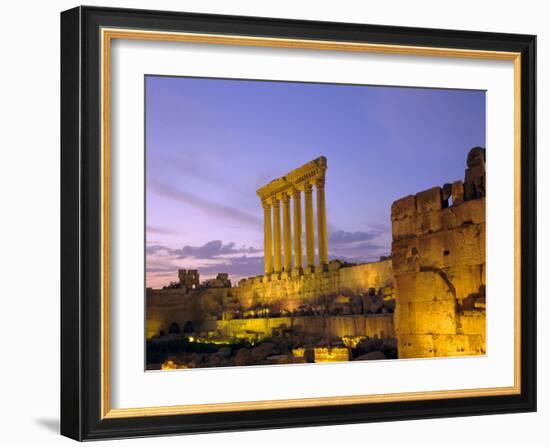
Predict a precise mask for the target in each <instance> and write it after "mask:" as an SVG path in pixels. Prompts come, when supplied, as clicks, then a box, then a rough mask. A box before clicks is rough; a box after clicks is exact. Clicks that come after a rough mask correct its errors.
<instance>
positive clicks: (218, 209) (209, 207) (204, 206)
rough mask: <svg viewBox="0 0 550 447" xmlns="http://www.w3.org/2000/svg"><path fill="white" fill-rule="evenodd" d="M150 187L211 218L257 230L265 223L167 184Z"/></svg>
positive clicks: (255, 217)
mask: <svg viewBox="0 0 550 447" xmlns="http://www.w3.org/2000/svg"><path fill="white" fill-rule="evenodd" d="M149 185H150V187H151V191H152V192H153V193H154V194H156V195H158V196H161V197H166V198H169V199H172V200H176V201H178V202H181V203H184V204H186V205H189V206H192V207H194V208H196V209H199V210H201V211H202V212H204V213H205V214H207V215H208V216H209V217H213V218H218V219H225V220H232V221H235V222H239V223H241V224H245V225H249V226H252V227H255V228H258V227H260V226H261V225H263V221H262V219H260V217H259V216H256V215H253V214H249V213H247V212H244V211H241V210H239V209H237V208H232V207H230V206H227V205H222V204H220V203H216V202H213V201H211V200H208V199H204V198H200V197H197V196H195V195H193V194H190V193H188V192H185V191H181V190H179V189H176V188H174V187H173V186H171V185H168V184H166V183H161V182H158V181H151V182H150V183H149Z"/></svg>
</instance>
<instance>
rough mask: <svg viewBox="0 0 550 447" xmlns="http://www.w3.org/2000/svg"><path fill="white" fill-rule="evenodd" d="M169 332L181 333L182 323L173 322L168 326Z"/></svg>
mask: <svg viewBox="0 0 550 447" xmlns="http://www.w3.org/2000/svg"><path fill="white" fill-rule="evenodd" d="M168 333H169V334H179V333H180V325H179V324H178V323H176V322H174V323H172V324H171V325H170V327H169V328H168Z"/></svg>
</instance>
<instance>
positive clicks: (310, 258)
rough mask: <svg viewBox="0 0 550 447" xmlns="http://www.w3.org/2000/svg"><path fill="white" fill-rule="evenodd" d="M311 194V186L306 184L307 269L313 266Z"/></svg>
mask: <svg viewBox="0 0 550 447" xmlns="http://www.w3.org/2000/svg"><path fill="white" fill-rule="evenodd" d="M311 193H312V187H311V184H310V183H306V184H305V186H304V197H305V206H306V265H307V267H308V268H309V267H314V266H315V236H314V231H315V229H314V226H313V199H312V196H311Z"/></svg>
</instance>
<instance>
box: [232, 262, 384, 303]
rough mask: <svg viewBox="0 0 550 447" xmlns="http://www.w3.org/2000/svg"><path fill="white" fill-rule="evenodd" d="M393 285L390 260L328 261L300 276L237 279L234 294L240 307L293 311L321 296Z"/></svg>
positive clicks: (359, 292)
mask: <svg viewBox="0 0 550 447" xmlns="http://www.w3.org/2000/svg"><path fill="white" fill-rule="evenodd" d="M393 286H394V282H393V274H392V265H391V261H390V260H385V261H379V262H372V263H368V264H359V265H354V266H341V265H340V264H339V263H337V262H331V263H330V264H329V266H328V270H327V271H316V272H315V273H307V274H303V275H294V276H293V275H287V274H285V273H282V274H280V275H262V276H257V277H255V278H251V279H245V280H241V281H240V282H239V286H238V287H237V288H236V291H235V297H236V298H237V299H238V300H239V302H240V304H241V306H242V307H243V309H248V308H252V307H255V306H261V305H268V306H270V305H277V306H278V307H279V308H280V309H281V310H288V311H293V310H295V309H297V308H298V307H300V306H301V305H304V304H307V303H308V301H309V302H311V301H313V300H315V299H318V298H320V297H323V296H325V297H326V296H334V295H339V294H344V295H352V294H353V295H358V294H366V293H368V291H369V288H374V289H376V290H378V289H380V288H386V289H387V290H388V292H387V293H388V294H390V295H391V293H392V289H393Z"/></svg>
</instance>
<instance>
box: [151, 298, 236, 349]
mask: <svg viewBox="0 0 550 447" xmlns="http://www.w3.org/2000/svg"><path fill="white" fill-rule="evenodd" d="M230 290H231V289H221V288H211V289H202V290H190V291H188V290H186V289H185V288H179V289H176V288H166V289H155V290H153V289H147V293H146V299H145V302H146V308H145V312H146V328H145V332H146V336H147V338H151V337H152V336H154V335H159V334H161V333H164V334H168V332H169V328H170V325H171V324H172V323H177V324H178V325H179V326H180V329H183V326H184V325H185V324H186V323H187V322H191V323H192V324H193V326H194V327H195V328H198V327H199V326H200V325H202V324H203V322H204V321H205V317H206V316H208V315H215V314H221V313H222V312H223V308H224V306H223V303H224V301H227V299H228V293H230Z"/></svg>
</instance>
